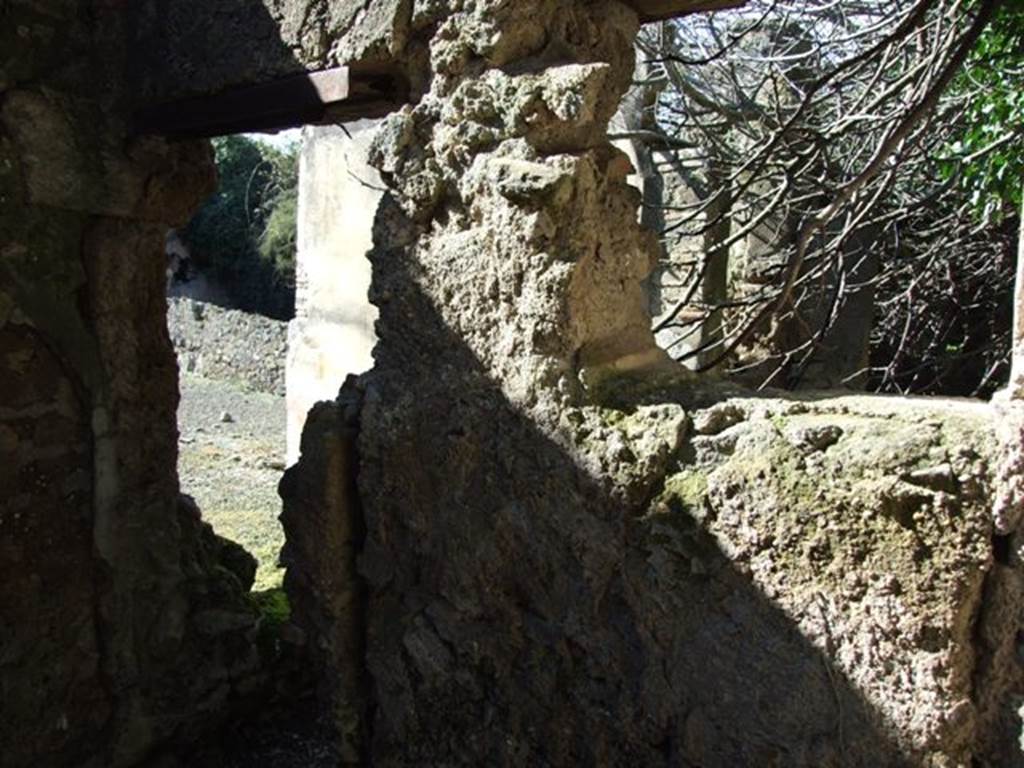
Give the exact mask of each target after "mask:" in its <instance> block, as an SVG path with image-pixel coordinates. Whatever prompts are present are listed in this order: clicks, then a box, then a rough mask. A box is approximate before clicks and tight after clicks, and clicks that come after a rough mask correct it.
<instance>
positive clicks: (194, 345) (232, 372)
mask: <svg viewBox="0 0 1024 768" xmlns="http://www.w3.org/2000/svg"><path fill="white" fill-rule="evenodd" d="M167 330H168V331H169V332H170V334H171V342H172V343H173V344H174V351H175V353H176V354H177V356H178V367H179V368H180V369H181V371H182V372H183V373H189V374H192V375H195V376H202V377H203V378H207V379H214V380H219V381H229V382H233V383H235V384H239V385H241V386H244V387H246V388H248V389H251V390H253V391H255V392H266V393H268V394H272V395H279V396H281V397H284V394H285V377H284V370H285V361H286V358H287V354H288V323H286V322H282V321H280V320H273V319H271V318H269V317H263V316H261V315H254V314H251V313H248V312H241V311H239V310H237V309H224V308H222V307H218V306H216V305H215V304H207V303H205V302H201V301H195V300H193V299H180V298H169V299H168V300H167Z"/></svg>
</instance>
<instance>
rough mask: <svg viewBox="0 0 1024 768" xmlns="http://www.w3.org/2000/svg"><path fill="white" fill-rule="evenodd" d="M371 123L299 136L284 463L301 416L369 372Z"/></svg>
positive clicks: (376, 191) (377, 191) (374, 184)
mask: <svg viewBox="0 0 1024 768" xmlns="http://www.w3.org/2000/svg"><path fill="white" fill-rule="evenodd" d="M376 124H377V121H374V120H362V121H359V122H356V123H350V124H347V125H345V126H344V127H340V126H338V127H335V126H329V127H311V128H306V129H305V130H304V131H303V136H302V153H301V156H300V165H299V214H298V253H297V257H296V262H297V266H296V298H295V309H296V312H295V319H294V320H292V322H291V323H290V324H289V326H288V365H287V371H286V386H287V401H288V449H287V463H288V464H289V465H290V464H293V463H295V461H296V460H297V459H298V456H299V442H300V438H301V435H302V427H303V424H305V421H306V414H307V413H309V409H310V408H312V407H313V405H314V404H315V403H317V402H319V401H321V400H333V399H334V398H335V397H337V394H338V389H339V388H340V387H341V384H342V382H344V380H345V377H346V376H347V375H348V374H350V373H362V372H363V371H365V370H367V369H368V368H370V366H371V365H372V364H373V358H372V352H373V345H374V343H375V341H376V337H375V335H374V322H375V321H376V319H377V309H376V308H375V307H374V306H373V305H372V304H370V301H369V298H368V296H367V294H368V291H369V288H370V262H369V260H368V259H367V256H366V254H367V252H368V251H369V250H370V248H371V246H372V244H373V220H374V216H375V215H376V212H377V205H378V204H379V202H380V198H381V194H382V189H383V185H382V184H381V181H380V177H379V176H378V175H377V172H376V171H375V170H373V169H372V168H370V167H369V166H368V165H367V164H366V154H367V151H368V148H369V142H370V140H371V138H372V135H373V129H374V128H375V127H376Z"/></svg>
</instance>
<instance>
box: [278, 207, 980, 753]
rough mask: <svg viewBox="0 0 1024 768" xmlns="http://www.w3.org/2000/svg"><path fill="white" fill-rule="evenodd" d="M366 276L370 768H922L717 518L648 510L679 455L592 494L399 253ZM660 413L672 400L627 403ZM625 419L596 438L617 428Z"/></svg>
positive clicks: (593, 486) (574, 464)
mask: <svg viewBox="0 0 1024 768" xmlns="http://www.w3.org/2000/svg"><path fill="white" fill-rule="evenodd" d="M387 204H388V203H387V200H385V204H384V206H382V209H381V211H383V209H384V208H385V207H387ZM389 214H390V215H383V214H382V213H381V212H380V211H379V212H378V223H379V225H380V226H394V225H393V224H390V225H389V224H386V223H384V222H385V221H390V222H393V221H394V218H395V217H394V212H393V211H392V212H389ZM390 234H391V235H393V234H394V233H393V232H392V233H390ZM375 239H376V240H377V241H378V242H380V241H381V238H379V237H378V238H375ZM394 240H399V241H401V238H400V237H397V238H393V240H392V241H394ZM371 259H372V260H373V261H374V267H375V281H376V282H375V289H374V292H375V296H376V298H375V301H377V303H378V304H379V305H380V308H381V313H382V318H381V322H380V323H379V324H378V330H379V332H380V333H381V341H380V342H379V344H378V346H377V348H376V350H375V359H376V367H375V368H374V369H373V370H372V371H371V372H370V373H369V374H367V376H366V377H364V380H363V386H364V387H365V399H364V404H363V407H362V413H361V422H362V426H361V429H362V431H361V433H360V438H359V451H360V454H361V455H360V470H359V478H358V482H359V488H360V498H361V500H362V504H363V506H364V516H365V528H366V531H367V535H366V540H365V544H364V547H363V551H362V553H361V554H360V556H359V570H360V573H361V575H362V576H363V577H364V578H365V580H366V582H367V584H368V603H367V619H366V621H367V634H366V640H365V647H366V657H367V665H368V670H369V674H370V679H371V689H372V693H371V694H370V695H369V702H368V718H369V723H368V724H367V725H366V728H367V732H368V733H370V734H372V745H371V747H370V750H371V752H372V755H373V759H374V760H375V761H376V762H378V763H379V764H382V765H390V764H435V763H444V764H455V765H482V764H489V765H522V764H537V765H665V766H704V767H710V766H723V767H724V766H739V765H750V766H772V765H777V766H794V767H800V766H806V768H812V767H814V768H827V767H828V766H846V767H848V768H849V767H851V766H864V767H865V768H867V767H869V766H870V767H872V768H874V767H875V766H903V765H907V766H909V765H918V764H921V763H922V761H923V760H927V758H926V757H925V756H924V755H922V754H913V755H910V754H907V753H906V752H905V750H902V749H901V747H900V745H898V744H897V743H896V739H895V736H894V735H893V730H892V725H891V724H887V723H886V720H885V716H884V715H883V714H882V713H881V712H880V711H878V710H876V709H875V708H874V707H873V706H872V704H870V703H869V702H868V701H867V700H866V699H865V697H864V696H863V695H862V693H861V692H860V691H858V689H857V687H856V686H855V685H854V684H852V683H851V681H850V680H849V679H848V678H847V677H846V676H845V675H844V673H843V672H842V671H841V670H840V669H839V668H837V667H836V666H835V665H834V664H833V662H832V661H831V660H830V658H829V657H828V656H827V655H826V654H825V653H823V652H822V651H821V650H820V649H819V647H816V646H815V645H814V644H812V643H811V642H810V641H809V640H808V639H807V638H806V637H805V636H804V634H803V633H802V632H801V630H800V628H799V627H798V626H797V624H796V621H795V620H794V618H792V617H791V616H790V615H787V613H786V612H784V611H783V610H782V609H781V608H780V607H779V605H778V604H777V602H776V600H775V599H773V598H772V597H769V596H767V595H766V594H764V593H763V592H762V590H761V589H760V588H759V587H758V586H757V585H756V584H755V583H754V582H753V581H752V579H751V577H750V576H749V575H748V574H746V573H744V572H743V571H742V570H741V569H740V568H738V567H737V563H736V562H735V558H734V557H730V556H729V554H727V553H726V552H725V551H723V549H722V548H721V545H720V544H719V543H718V541H716V539H715V538H714V537H713V536H712V534H711V533H710V528H711V527H712V524H713V522H714V517H715V514H716V512H715V510H713V509H709V508H706V507H705V508H701V507H700V506H699V505H693V506H688V505H686V504H675V505H671V504H670V505H669V506H668V507H667V508H664V507H663V508H659V507H658V503H657V502H658V499H659V497H660V496H661V494H662V491H663V490H664V488H663V485H664V479H665V477H666V474H668V473H671V472H672V471H677V470H678V469H679V466H673V464H674V463H675V464H678V462H679V461H680V458H681V457H678V456H677V457H675V458H674V459H671V460H666V463H667V465H666V466H661V467H654V468H653V471H648V472H646V473H644V472H640V473H638V474H637V475H635V476H632V478H631V479H630V480H629V482H621V481H616V480H612V479H611V476H612V475H611V473H609V474H605V475H602V474H601V473H596V474H595V472H594V471H592V470H591V469H588V468H586V467H585V466H584V465H585V463H586V462H584V461H581V459H580V456H581V455H582V452H583V449H582V447H581V446H579V445H576V446H569V445H566V444H563V443H561V442H560V440H562V438H560V437H559V438H556V437H553V435H555V432H554V431H553V430H549V429H545V428H543V427H541V426H539V425H538V424H537V423H536V422H535V420H534V418H533V417H531V416H530V415H529V414H527V413H524V412H523V411H522V410H521V409H519V408H517V407H516V406H515V405H513V404H512V403H510V402H509V400H508V399H507V398H506V397H505V395H504V394H503V392H502V391H501V388H500V386H499V385H498V384H497V383H496V382H494V381H493V380H492V379H491V378H490V377H489V375H488V373H487V371H486V370H485V369H484V367H483V366H482V365H481V363H480V362H479V360H478V359H477V357H476V355H475V354H474V353H473V352H472V351H471V350H470V349H469V348H468V347H467V346H466V345H465V343H464V342H463V341H462V340H461V339H460V338H459V337H458V335H457V334H455V333H453V332H452V331H451V330H450V328H449V327H448V325H447V324H446V322H445V320H444V319H443V317H442V316H441V315H440V313H439V312H438V310H437V309H436V306H435V303H434V299H433V298H432V297H431V296H429V295H428V294H427V293H426V292H425V290H424V289H423V288H422V287H421V276H420V275H419V274H418V270H417V268H416V264H415V261H414V258H413V257H412V256H410V254H409V251H408V250H407V249H405V248H403V247H398V248H395V249H394V250H390V251H381V250H378V251H376V252H373V253H372V254H371ZM383 296H386V297H387V299H386V300H382V299H381V297H383ZM682 396H685V393H682ZM723 397H724V395H723V394H722V393H721V391H720V392H719V394H718V398H719V399H721V398H723ZM714 399H715V396H714V394H712V395H711V396H710V397H709V400H708V402H707V403H703V404H699V405H701V406H702V407H703V406H706V405H709V404H710V403H711V402H713V401H714ZM658 402H661V403H662V404H663V405H671V404H672V403H673V402H674V401H673V399H672V398H668V400H667V402H666V401H665V400H661V401H659V400H653V401H652V400H648V401H645V403H644V404H646V405H651V404H656V403H658ZM637 404H640V403H639V402H636V403H633V405H637ZM690 405H693V404H692V403H691V404H690ZM618 407H619V408H621V409H622V410H621V411H619V412H618V413H617V415H616V413H612V412H609V417H611V418H625V417H626V416H627V415H628V412H629V411H630V410H631V408H630V407H629V405H628V404H620V405H619V406H618ZM576 434H577V435H580V434H581V431H579V430H577V432H576ZM582 439H583V440H584V441H585V440H586V436H585V435H584V436H583V438H582ZM626 450H628V449H626ZM620 458H622V457H620ZM636 458H637V457H633V459H632V460H636ZM663 458H665V457H663ZM630 460H631V459H629V458H628V457H627V458H625V462H626V463H629V461H630ZM683 460H685V459H683ZM309 461H310V459H309V457H308V456H306V455H304V457H303V462H300V464H299V465H298V470H297V472H299V473H300V474H301V473H302V471H303V465H304V463H306V462H309ZM746 490H747V491H754V492H756V491H757V489H756V488H755V489H751V488H747V489H746ZM305 501H307V502H308V499H306V500H305ZM286 505H287V498H286ZM294 524H295V525H298V526H301V525H302V521H301V520H298V519H296V520H295V522H294ZM307 554H308V553H307ZM310 556H312V557H314V558H315V557H316V555H315V554H312V555H310ZM330 565H331V564H330V563H320V566H323V567H326V568H327V569H328V570H329V569H330ZM317 567H318V566H317V565H316V564H309V563H307V564H306V566H304V568H305V570H306V572H307V573H310V572H315V571H316V568H317ZM922 567H923V568H927V567H929V564H928V563H927V562H925V563H923V564H922ZM335 568H337V565H336V561H335ZM314 589H315V587H314ZM305 597H307V598H308V597H309V596H308V595H306V596H305ZM300 599H301V598H300ZM313 601H314V602H316V599H315V598H313ZM808 609H809V610H813V607H812V606H808ZM825 621H826V622H827V619H826V620H825ZM826 634H827V631H826ZM955 640H956V638H954V641H955ZM896 661H897V662H899V661H900V660H896ZM902 661H903V662H904V663H905V661H906V660H905V659H904V660H902ZM865 663H871V664H882V665H884V664H886V662H885V661H883V660H875V661H872V662H865ZM911 693H913V691H911ZM933 746H934V748H935V749H936V750H938V751H940V752H941V751H946V752H947V754H949V753H956V752H957V751H958V750H962V749H966V750H972V749H973V748H974V747H975V746H976V745H971V744H955V743H953V744H936V745H933ZM940 759H941V758H940Z"/></svg>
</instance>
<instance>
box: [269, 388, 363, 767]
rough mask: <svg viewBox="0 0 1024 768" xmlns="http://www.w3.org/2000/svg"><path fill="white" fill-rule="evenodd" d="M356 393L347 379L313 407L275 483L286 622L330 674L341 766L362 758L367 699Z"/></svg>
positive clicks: (328, 695) (326, 685)
mask: <svg viewBox="0 0 1024 768" xmlns="http://www.w3.org/2000/svg"><path fill="white" fill-rule="evenodd" d="M359 400H360V395H359V393H358V391H357V390H356V389H355V387H354V384H353V383H352V381H351V380H350V382H349V383H347V384H346V387H345V390H344V391H343V392H342V394H341V396H340V397H339V399H338V401H337V402H335V403H326V402H325V403H318V404H317V405H316V406H315V407H314V408H313V410H312V411H310V413H309V417H308V418H307V420H306V428H305V430H304V431H303V434H302V462H301V464H300V465H298V466H296V467H293V468H291V469H289V470H288V471H287V472H286V473H285V476H284V478H283V479H282V481H281V486H280V492H281V497H282V499H283V500H284V511H283V512H282V514H281V522H282V524H283V525H284V528H285V534H286V536H287V541H286V544H285V547H284V550H283V552H282V555H281V560H282V562H283V563H284V564H285V566H286V567H287V568H288V570H287V572H286V576H285V588H286V589H287V591H288V594H289V596H290V598H291V602H292V620H293V622H294V623H295V624H296V626H298V627H300V628H301V629H302V630H303V632H304V633H305V635H306V636H307V637H309V638H311V639H312V642H311V645H312V647H313V649H314V650H313V657H314V659H315V662H316V663H317V665H318V667H319V668H321V669H328V670H331V674H330V675H329V676H324V677H322V678H321V679H320V681H319V688H320V689H321V690H320V693H321V696H322V698H323V699H325V700H327V701H330V702H331V703H332V706H331V708H330V716H331V720H332V722H333V725H334V727H335V730H336V733H337V737H338V739H337V740H338V748H339V757H340V759H341V760H342V762H343V763H344V764H345V765H360V764H362V759H363V758H364V757H365V756H366V753H365V749H366V743H365V739H364V735H365V732H366V726H367V709H368V706H369V701H368V699H367V696H366V691H365V686H366V680H365V671H364V670H365V668H364V665H363V661H362V660H363V654H364V648H363V642H364V638H365V632H364V626H365V616H364V614H363V607H364V595H363V587H362V584H361V582H360V581H359V579H358V578H357V576H356V560H355V558H356V552H357V551H358V550H359V549H360V547H361V545H362V539H363V529H362V514H361V509H360V502H359V495H358V492H357V490H356V466H357V464H358V458H357V452H358V449H357V447H356V437H357V435H358V432H359V423H358V413H359Z"/></svg>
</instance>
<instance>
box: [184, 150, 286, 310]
mask: <svg viewBox="0 0 1024 768" xmlns="http://www.w3.org/2000/svg"><path fill="white" fill-rule="evenodd" d="M213 149H214V159H215V161H216V164H217V172H218V176H219V185H218V189H217V192H216V193H215V194H214V195H213V196H212V197H211V198H210V199H209V200H207V201H206V203H204V204H203V206H202V208H200V210H199V212H198V213H197V214H196V215H195V216H194V217H193V219H192V221H191V222H189V224H188V226H187V227H186V228H185V230H184V232H183V233H182V235H183V239H184V240H185V242H186V244H187V245H188V247H189V251H190V253H191V255H192V258H193V260H194V262H195V266H196V267H197V268H198V270H199V271H200V272H202V273H203V274H205V275H206V276H207V277H209V278H211V279H213V280H214V281H215V282H216V283H217V284H218V285H220V286H221V287H223V289H224V290H225V291H226V292H227V294H228V296H229V297H230V300H231V303H232V304H233V305H234V306H236V307H237V308H239V309H243V310H245V311H248V312H259V313H261V314H266V315H270V316H272V317H278V318H282V319H286V318H289V317H291V316H292V315H293V314H294V311H295V309H294V308H295V255H294V248H295V227H296V217H295V214H296V210H297V194H298V152H297V148H296V147H294V146H293V147H288V148H286V149H284V150H279V149H276V148H274V147H271V146H269V145H267V144H264V143H262V142H258V141H254V140H253V139H251V138H248V137H246V136H225V137H222V138H217V139H214V140H213Z"/></svg>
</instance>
